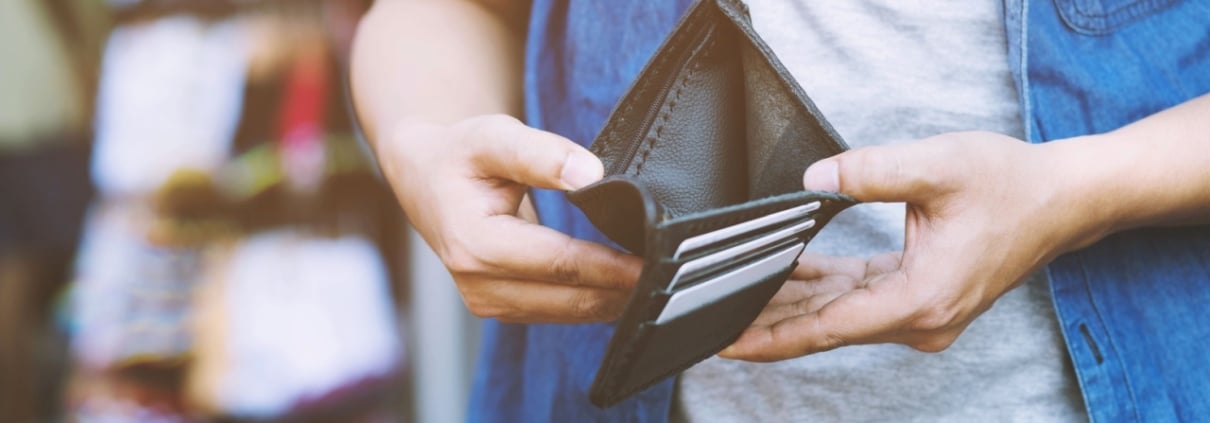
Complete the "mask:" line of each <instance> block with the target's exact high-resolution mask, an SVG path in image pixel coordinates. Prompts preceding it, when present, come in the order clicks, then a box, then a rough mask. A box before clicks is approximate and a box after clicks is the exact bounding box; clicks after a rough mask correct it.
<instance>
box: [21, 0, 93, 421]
mask: <svg viewBox="0 0 1210 423" xmlns="http://www.w3.org/2000/svg"><path fill="white" fill-rule="evenodd" d="M105 12H106V11H105V8H104V6H103V5H102V4H101V3H99V2H89V1H77V0H4V1H0V35H3V36H0V60H2V62H0V422H26V421H43V420H44V418H45V416H48V415H50V414H53V413H54V410H55V408H57V406H58V398H59V397H60V392H61V391H62V383H61V382H60V381H61V380H62V376H63V373H64V372H63V368H64V367H65V361H66V354H65V352H66V342H65V339H64V336H63V335H62V334H61V333H60V332H58V331H56V330H54V327H53V326H52V321H51V319H50V316H51V310H52V308H53V304H54V303H55V302H56V298H57V293H58V292H60V291H61V289H62V287H63V286H64V285H65V283H66V281H67V279H68V276H69V271H68V269H70V267H71V260H72V256H73V254H74V251H75V248H76V242H77V239H78V236H79V232H80V221H81V220H82V218H83V215H84V210H85V208H86V207H87V204H88V201H89V198H90V197H91V195H92V193H91V191H92V190H91V185H90V183H89V180H88V173H87V163H88V151H89V147H88V140H89V138H90V137H89V135H88V121H89V119H90V116H91V109H92V106H91V100H90V98H91V96H92V92H93V86H95V76H94V75H95V69H96V66H97V65H96V62H97V58H98V57H99V54H100V53H99V50H100V47H99V46H100V44H99V42H98V41H97V40H98V39H101V38H103V37H102V35H103V33H104V31H105V26H106V25H107V17H106V16H107V15H106V13H105Z"/></svg>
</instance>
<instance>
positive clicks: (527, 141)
mask: <svg viewBox="0 0 1210 423" xmlns="http://www.w3.org/2000/svg"><path fill="white" fill-rule="evenodd" d="M464 124H465V125H471V128H469V131H470V132H469V133H468V135H467V136H468V138H467V143H468V144H469V146H470V148H471V152H472V153H471V161H472V163H474V165H475V169H476V170H477V172H478V173H479V174H478V175H477V176H481V177H490V178H503V179H507V180H510V181H514V182H519V183H521V184H525V185H530V186H535V187H538V188H548V189H561V190H572V189H577V188H580V187H583V186H585V185H588V184H591V183H593V182H595V181H597V180H599V179H601V177H602V176H603V175H604V174H605V168H604V165H602V164H601V160H600V159H598V158H597V157H596V156H595V155H593V154H592V153H591V152H589V151H588V150H585V149H584V148H583V147H580V146H579V145H577V144H576V143H574V142H572V141H571V140H568V139H567V138H563V137H561V136H558V135H555V134H553V133H550V132H546V131H541V130H538V129H534V128H530V127H528V126H525V125H524V124H522V123H521V122H520V121H518V120H516V119H513V118H511V117H507V116H489V117H483V118H478V119H473V120H471V121H469V122H467V123H464Z"/></svg>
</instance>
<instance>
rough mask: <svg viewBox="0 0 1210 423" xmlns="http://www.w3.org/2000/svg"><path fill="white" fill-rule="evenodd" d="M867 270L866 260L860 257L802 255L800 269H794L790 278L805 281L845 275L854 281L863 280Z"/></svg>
mask: <svg viewBox="0 0 1210 423" xmlns="http://www.w3.org/2000/svg"><path fill="white" fill-rule="evenodd" d="M865 269H866V263H865V260H864V259H862V258H860V257H836V256H825V255H822V254H812V253H802V255H800V256H799V257H798V267H795V268H794V271H793V272H792V273H791V274H790V277H791V278H794V279H798V280H804V281H809V280H813V279H820V278H823V277H826V276H832V275H843V276H848V277H850V278H853V279H861V278H863V277H865Z"/></svg>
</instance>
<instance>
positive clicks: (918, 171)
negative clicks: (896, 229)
mask: <svg viewBox="0 0 1210 423" xmlns="http://www.w3.org/2000/svg"><path fill="white" fill-rule="evenodd" d="M932 150H934V149H932V148H930V146H929V145H927V144H926V143H908V144H900V145H889V146H878V147H863V148H858V149H854V150H849V151H846V152H844V153H841V154H838V155H836V156H833V157H829V158H827V159H823V160H820V161H818V162H815V163H814V164H812V165H811V166H810V167H808V168H807V171H806V172H804V173H803V187H804V188H806V189H807V190H811V191H828V192H839V193H841V194H845V195H848V196H850V197H853V198H855V199H857V200H859V201H865V202H870V201H874V202H909V203H917V202H922V201H924V200H927V199H929V198H932V197H934V196H936V195H938V194H940V193H941V189H942V184H941V179H942V178H940V177H939V176H938V175H940V174H941V172H943V170H944V168H943V167H942V166H940V165H941V163H936V159H935V157H939V156H940V155H939V154H938V153H937V152H935V151H932Z"/></svg>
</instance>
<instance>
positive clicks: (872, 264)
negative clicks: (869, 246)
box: [863, 252, 903, 279]
mask: <svg viewBox="0 0 1210 423" xmlns="http://www.w3.org/2000/svg"><path fill="white" fill-rule="evenodd" d="M902 260H903V253H901V252H894V253H884V254H879V255H876V256H874V257H871V258H870V260H869V261H867V262H866V267H865V275H864V276H863V278H864V279H872V278H873V277H875V276H878V275H881V274H883V273H888V272H893V271H896V270H899V266H900V265H901V263H902Z"/></svg>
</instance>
